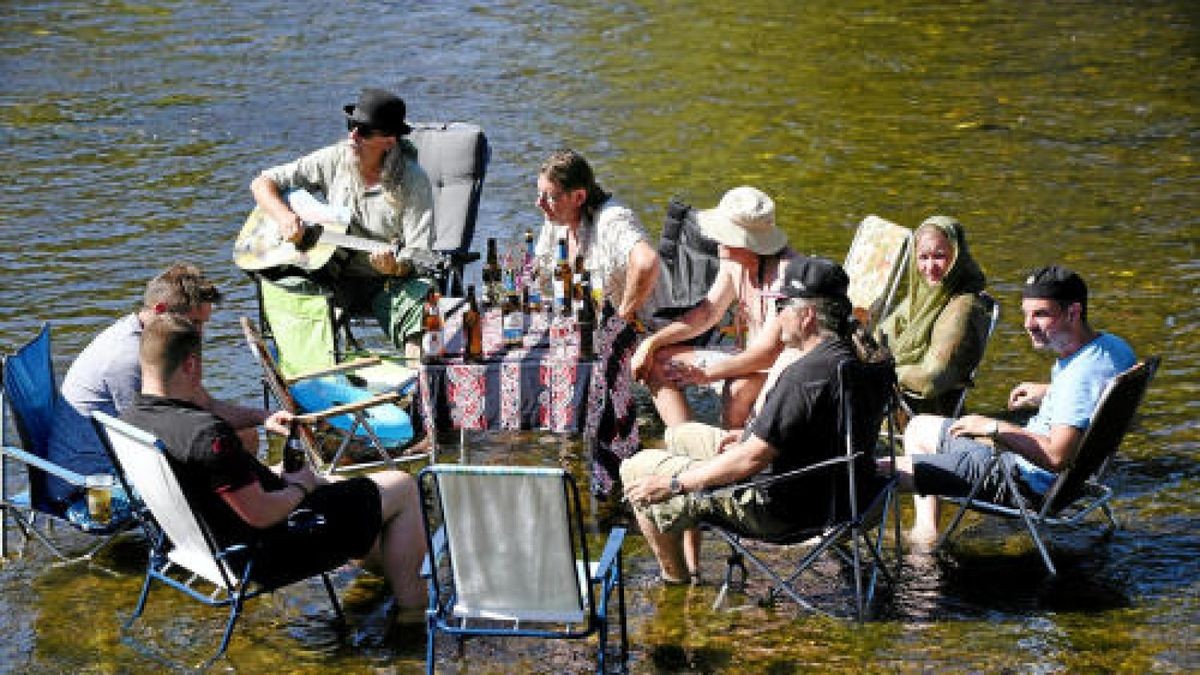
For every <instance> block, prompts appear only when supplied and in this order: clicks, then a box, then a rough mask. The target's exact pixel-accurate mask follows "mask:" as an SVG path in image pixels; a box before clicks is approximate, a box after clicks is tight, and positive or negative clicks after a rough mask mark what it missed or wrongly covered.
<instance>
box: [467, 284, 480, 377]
mask: <svg viewBox="0 0 1200 675" xmlns="http://www.w3.org/2000/svg"><path fill="white" fill-rule="evenodd" d="M462 330H463V360H464V361H468V362H471V363H478V362H479V361H482V360H483V316H482V315H480V313H479V303H478V302H477V301H476V300H475V285H474V284H470V285H468V286H467V309H466V310H465V311H464V312H463V318H462Z"/></svg>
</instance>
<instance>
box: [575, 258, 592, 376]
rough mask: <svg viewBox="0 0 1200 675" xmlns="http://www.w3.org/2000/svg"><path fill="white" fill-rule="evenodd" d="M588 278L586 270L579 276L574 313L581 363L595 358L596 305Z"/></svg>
mask: <svg viewBox="0 0 1200 675" xmlns="http://www.w3.org/2000/svg"><path fill="white" fill-rule="evenodd" d="M590 276H591V275H590V274H588V272H587V271H586V270H584V271H583V272H581V273H580V274H579V288H580V298H579V310H578V311H577V312H576V313H575V319H576V322H577V323H578V324H579V358H580V360H583V361H589V360H591V359H593V358H595V357H596V347H595V330H596V305H595V303H594V302H593V300H592V281H591V279H590Z"/></svg>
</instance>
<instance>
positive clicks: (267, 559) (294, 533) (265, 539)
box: [251, 476, 383, 586]
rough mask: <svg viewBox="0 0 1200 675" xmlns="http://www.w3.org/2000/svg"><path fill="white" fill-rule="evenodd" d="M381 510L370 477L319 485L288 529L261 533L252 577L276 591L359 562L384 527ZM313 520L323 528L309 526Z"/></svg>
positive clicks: (293, 516) (377, 490)
mask: <svg viewBox="0 0 1200 675" xmlns="http://www.w3.org/2000/svg"><path fill="white" fill-rule="evenodd" d="M381 509H382V503H381V501H380V496H379V487H378V486H377V485H376V484H375V481H373V480H371V479H370V478H366V477H362V476H359V477H357V478H351V479H348V480H344V481H338V482H336V483H329V484H328V485H321V486H318V487H317V488H316V489H315V490H313V491H312V494H310V495H309V496H308V497H305V499H304V501H302V502H300V505H299V506H298V507H296V510H295V511H293V512H292V516H291V517H289V520H290V521H293V524H292V525H288V524H280V525H276V526H275V527H272V528H270V529H269V530H267V531H266V532H264V533H263V536H262V538H261V540H260V541H261V544H260V548H259V551H258V556H257V558H256V560H255V563H254V570H253V571H252V572H251V577H252V578H253V579H254V580H255V581H258V582H259V583H262V584H264V585H270V586H275V585H280V584H285V583H290V582H292V581H296V580H299V579H304V578H307V577H310V576H312V575H314V574H318V573H320V572H323V571H326V570H330V569H333V568H335V567H338V566H339V565H342V564H344V563H345V562H347V561H348V560H351V559H356V558H362V557H363V556H365V555H366V554H367V552H369V551H370V550H371V546H372V545H373V544H374V543H375V540H376V539H378V537H379V533H380V530H381V529H382V528H383V512H382V510H381ZM305 510H308V511H311V512H312V514H313V515H311V516H310V515H309V514H306V513H304V511H305ZM313 517H317V518H323V519H324V523H323V524H312V523H311V519H312V518H313ZM306 523H307V524H306Z"/></svg>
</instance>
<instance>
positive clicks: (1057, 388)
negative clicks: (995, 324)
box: [1015, 333, 1137, 493]
mask: <svg viewBox="0 0 1200 675" xmlns="http://www.w3.org/2000/svg"><path fill="white" fill-rule="evenodd" d="M1135 363H1137V356H1135V355H1134V353H1133V348H1132V347H1130V346H1129V344H1128V343H1127V342H1125V341H1124V340H1122V339H1121V338H1119V337H1117V336H1116V335H1113V334H1112V333H1100V334H1098V335H1097V336H1096V338H1095V339H1094V340H1092V341H1091V342H1089V343H1087V344H1086V345H1084V346H1082V347H1080V348H1079V350H1078V351H1076V352H1075V353H1074V354H1072V355H1070V356H1068V357H1067V358H1064V359H1058V361H1056V362H1055V363H1054V367H1053V368H1051V370H1050V387H1049V388H1048V389H1047V390H1046V396H1045V397H1044V398H1043V399H1042V405H1041V407H1040V408H1038V411H1037V414H1036V415H1034V416H1033V417H1032V418H1031V419H1030V420H1029V422H1028V423H1027V424H1026V425H1025V428H1026V429H1027V430H1029V431H1032V432H1033V433H1036V434H1041V435H1043V436H1049V435H1050V428H1051V427H1053V426H1056V425H1063V424H1066V425H1069V426H1073V427H1075V428H1076V429H1079V430H1081V431H1082V430H1085V429H1087V428H1088V425H1090V424H1091V423H1092V412H1094V411H1095V409H1096V404H1097V403H1098V402H1099V401H1100V395H1101V394H1103V393H1104V388H1105V387H1106V386H1108V382H1109V380H1111V379H1113V378H1114V377H1116V376H1117V375H1120V374H1121V373H1123V372H1124V371H1126V370H1129V369H1130V368H1132V367H1133V365H1134V364H1135ZM1015 456H1016V460H1017V468H1018V470H1020V472H1021V476H1022V478H1023V479H1024V480H1025V483H1026V484H1027V485H1028V486H1029V487H1031V488H1033V489H1034V490H1036V491H1037V492H1039V493H1042V492H1045V491H1046V490H1047V489H1049V487H1050V485H1051V483H1053V482H1054V479H1055V477H1056V475H1055V474H1054V473H1052V472H1050V471H1047V470H1045V469H1043V468H1041V467H1039V466H1037V465H1035V464H1033V463H1032V462H1030V461H1029V460H1027V459H1025V458H1024V457H1021V456H1020V455H1015Z"/></svg>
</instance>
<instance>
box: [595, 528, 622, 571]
mask: <svg viewBox="0 0 1200 675" xmlns="http://www.w3.org/2000/svg"><path fill="white" fill-rule="evenodd" d="M624 543H625V528H623V527H614V528H613V529H612V530H611V531H610V532H609V533H608V540H607V541H606V542H604V552H603V553H601V554H600V561H599V562H598V563H596V572H595V574H594V575H593V576H592V581H600V580H601V579H603V578H604V577H606V576H608V574H609V571H610V570H611V569H612V567H613V565H614V564H615V563H616V562H617V556H619V555H621V546H622V545H623V544H624Z"/></svg>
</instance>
